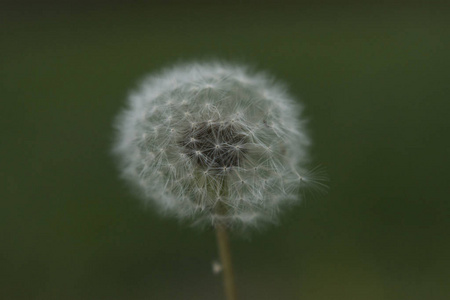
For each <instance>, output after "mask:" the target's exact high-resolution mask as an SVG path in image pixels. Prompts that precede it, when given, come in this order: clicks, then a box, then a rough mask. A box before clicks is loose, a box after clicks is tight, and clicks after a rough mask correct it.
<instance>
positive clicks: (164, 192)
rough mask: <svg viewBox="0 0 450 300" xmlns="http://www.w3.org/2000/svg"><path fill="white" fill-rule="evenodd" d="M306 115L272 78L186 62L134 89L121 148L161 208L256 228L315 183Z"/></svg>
mask: <svg viewBox="0 0 450 300" xmlns="http://www.w3.org/2000/svg"><path fill="white" fill-rule="evenodd" d="M299 117H300V107H299V104H298V103H297V102H296V101H294V99H292V98H291V97H290V96H289V95H288V94H287V93H286V91H285V88H284V87H283V86H282V85H280V84H278V83H275V82H274V81H273V80H272V79H271V78H270V77H268V76H267V75H265V74H261V73H256V74H255V73H252V72H250V71H248V69H247V68H245V67H242V66H236V65H229V64H224V63H192V64H185V65H178V66H175V67H173V68H171V69H168V70H165V71H162V72H160V73H157V74H155V75H152V76H150V77H148V78H147V79H145V80H144V81H143V82H142V84H141V86H140V87H139V88H138V89H137V90H136V91H135V92H134V93H132V94H131V95H130V97H129V99H128V107H127V108H126V109H125V110H124V111H123V112H121V114H120V116H119V118H118V119H117V122H116V126H117V130H118V133H117V139H116V142H115V147H114V152H115V153H116V154H117V156H118V158H119V161H120V169H121V173H122V176H123V177H124V178H125V179H126V180H128V181H129V182H131V183H132V184H133V185H134V187H135V189H136V190H138V191H139V192H140V194H141V195H142V198H143V199H144V200H145V201H149V202H152V203H155V204H156V205H157V207H159V208H160V209H161V211H163V212H166V213H170V214H173V215H176V216H178V217H179V218H181V219H191V220H194V222H198V223H202V224H205V223H209V224H213V225H215V224H217V222H222V223H225V224H227V225H228V226H233V227H235V226H238V227H239V226H243V227H248V226H257V225H259V224H261V223H263V222H274V221H276V219H277V216H278V214H279V212H280V210H281V208H283V207H285V206H286V204H294V203H297V202H299V201H300V196H299V195H300V194H301V193H299V189H301V188H302V187H303V186H306V185H307V184H308V182H309V181H311V179H310V178H309V177H308V175H309V174H310V172H307V171H305V170H303V169H302V164H304V163H305V161H306V159H307V153H306V148H307V146H308V144H309V139H308V137H307V136H306V135H305V132H304V128H303V122H301V121H300V119H299ZM205 221H206V222H205Z"/></svg>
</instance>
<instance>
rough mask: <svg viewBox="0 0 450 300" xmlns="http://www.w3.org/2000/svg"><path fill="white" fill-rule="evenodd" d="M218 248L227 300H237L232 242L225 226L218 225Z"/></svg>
mask: <svg viewBox="0 0 450 300" xmlns="http://www.w3.org/2000/svg"><path fill="white" fill-rule="evenodd" d="M216 234H217V246H218V248H219V255H220V261H221V264H222V269H223V282H224V288H225V296H226V299H227V300H237V293H236V285H235V283H234V274H233V266H232V263H231V251H230V241H229V239H228V232H227V229H226V227H225V225H223V224H218V225H216Z"/></svg>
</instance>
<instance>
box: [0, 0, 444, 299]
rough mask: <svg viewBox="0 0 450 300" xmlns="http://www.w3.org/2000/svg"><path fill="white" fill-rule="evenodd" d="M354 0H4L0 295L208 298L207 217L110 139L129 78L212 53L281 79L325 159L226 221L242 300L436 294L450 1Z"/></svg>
mask: <svg viewBox="0 0 450 300" xmlns="http://www.w3.org/2000/svg"><path fill="white" fill-rule="evenodd" d="M359 2H360V1H355V2H354V3H352V2H345V3H338V2H331V1H330V2H328V3H326V2H324V3H320V4H319V3H312V2H311V3H306V2H303V3H298V4H296V5H293V4H281V3H270V2H264V3H263V2H248V3H242V2H222V3H219V2H217V3H214V2H211V1H210V2H209V3H206V2H205V3H197V2H191V1H185V2H174V1H167V2H158V3H147V4H144V3H138V2H133V3H132V4H130V3H128V4H127V3H126V2H125V1H122V2H119V1H116V2H115V1H108V3H107V4H106V2H93V1H91V2H88V1H77V2H75V1H53V2H38V1H35V2H32V1H22V2H20V3H18V2H11V3H10V2H1V4H0V5H1V6H0V125H1V126H0V298H1V299H46V300H47V299H69V300H70V299H87V300H89V299H156V300H157V299H193V300H194V299H195V300H202V299H205V300H206V299H208V300H211V299H222V288H221V280H220V277H218V276H215V275H213V274H212V272H211V262H212V261H213V260H215V259H216V258H217V254H216V244H215V236H214V233H213V232H212V231H210V230H203V231H201V230H198V229H193V228H190V227H189V226H187V225H185V224H179V223H178V222H177V221H176V220H173V219H164V218H162V217H160V216H158V215H157V214H156V213H155V212H153V211H152V210H151V209H145V208H143V206H142V204H141V203H140V202H139V201H137V200H136V199H135V198H134V197H133V196H132V195H131V194H130V193H129V191H128V189H127V187H126V186H125V185H124V184H123V183H122V182H121V181H120V180H119V179H118V178H117V170H116V168H115V164H114V162H113V159H112V158H111V155H110V146H111V143H112V140H113V136H114V134H113V130H112V125H111V124H112V121H113V119H114V117H115V115H116V113H117V112H118V111H119V109H120V108H121V107H123V105H124V99H125V98H126V96H127V94H128V92H129V91H130V89H132V88H133V87H135V86H136V82H137V81H138V80H139V79H141V78H142V77H143V76H144V75H146V74H148V73H150V72H153V71H156V70H159V69H160V68H162V67H165V66H168V65H170V64H173V63H175V62H180V61H189V60H196V59H205V58H207V59H209V58H221V59H226V60H232V61H238V62H244V63H248V64H251V65H253V66H255V67H256V68H257V69H262V70H269V71H270V72H271V73H272V74H274V75H275V76H277V77H278V78H280V79H282V80H284V81H286V82H287V83H288V84H289V86H290V90H291V92H292V94H294V95H296V96H298V98H299V99H301V101H302V102H303V103H304V104H305V106H306V109H305V116H306V117H307V118H308V119H309V120H310V121H309V129H310V132H311V135H312V138H313V140H314V141H315V142H314V145H313V147H312V149H311V153H312V156H313V158H314V161H313V165H322V166H324V167H325V168H326V169H327V172H328V174H329V177H330V182H329V186H330V190H329V193H328V194H327V195H325V196H317V195H316V196H315V197H314V196H311V197H307V198H306V199H305V201H303V202H302V204H301V205H300V206H298V207H296V208H295V209H293V210H291V211H289V212H287V213H286V214H285V215H284V216H283V218H282V221H281V223H280V225H279V226H276V227H272V228H268V229H266V230H264V231H261V232H254V233H251V234H250V235H247V236H246V237H240V236H233V238H232V247H233V255H234V262H235V268H236V273H237V279H238V286H239V291H240V295H241V299H251V300H252V299H260V300H265V299H267V300H271V299H286V300H289V299H302V300H320V299H333V300H337V299H345V300H348V299H365V300H371V299H377V300H379V299H392V300H399V299H409V300H410V299H420V300H422V299H450V234H449V229H450V218H449V217H450V202H449V190H450V189H449V187H448V186H449V180H450V176H449V167H450V164H449V154H450V151H449V149H450V142H449V131H450V121H449V113H450V98H449V95H450V85H449V79H450V72H449V69H450V47H449V46H450V10H449V8H448V6H446V5H445V2H442V3H432V4H431V3H430V2H426V4H425V3H423V4H421V3H411V2H410V3H409V4H406V2H405V3H403V4H396V3H392V2H389V4H380V3H378V4H369V3H366V4H363V3H359ZM423 2H425V1H423Z"/></svg>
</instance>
